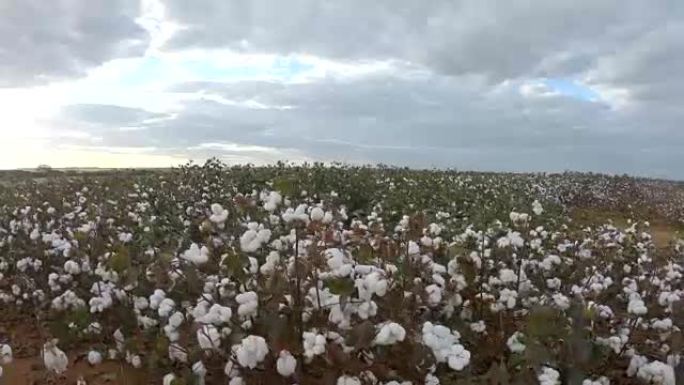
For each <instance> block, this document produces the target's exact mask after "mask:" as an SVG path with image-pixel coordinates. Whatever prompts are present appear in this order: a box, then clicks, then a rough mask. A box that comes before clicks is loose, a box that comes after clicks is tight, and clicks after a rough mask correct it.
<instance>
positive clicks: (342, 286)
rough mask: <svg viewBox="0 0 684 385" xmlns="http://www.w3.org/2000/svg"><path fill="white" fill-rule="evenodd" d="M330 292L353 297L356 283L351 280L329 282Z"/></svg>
mask: <svg viewBox="0 0 684 385" xmlns="http://www.w3.org/2000/svg"><path fill="white" fill-rule="evenodd" d="M328 288H329V289H330V292H331V293H333V294H338V295H347V296H349V295H352V294H353V293H354V282H353V281H352V280H350V279H345V278H337V279H334V280H331V281H328Z"/></svg>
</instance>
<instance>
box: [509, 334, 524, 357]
mask: <svg viewBox="0 0 684 385" xmlns="http://www.w3.org/2000/svg"><path fill="white" fill-rule="evenodd" d="M523 337H524V335H523V334H522V333H520V332H515V333H513V335H511V336H510V337H509V338H508V340H507V341H506V346H508V350H510V351H511V352H513V353H522V352H524V351H525V348H526V346H525V344H523V343H522V341H521V338H523Z"/></svg>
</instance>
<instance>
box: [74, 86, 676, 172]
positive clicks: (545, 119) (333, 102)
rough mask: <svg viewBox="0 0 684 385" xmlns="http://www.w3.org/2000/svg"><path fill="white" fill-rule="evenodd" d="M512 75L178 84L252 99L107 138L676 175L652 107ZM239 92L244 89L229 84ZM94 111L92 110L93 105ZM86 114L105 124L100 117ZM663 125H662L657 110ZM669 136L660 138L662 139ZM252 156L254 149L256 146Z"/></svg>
mask: <svg viewBox="0 0 684 385" xmlns="http://www.w3.org/2000/svg"><path fill="white" fill-rule="evenodd" d="M517 86H518V84H517V83H512V84H510V85H509V86H507V87H503V88H500V89H498V90H496V91H493V90H492V89H491V88H490V87H488V86H487V85H486V84H480V85H477V84H476V83H472V82H468V81H466V79H459V78H458V77H446V76H426V77H423V78H416V79H406V78H400V77H394V76H389V75H375V76H372V77H365V78H362V79H359V80H356V81H344V82H341V81H337V80H335V79H331V78H327V79H321V80H320V81H317V82H313V83H305V84H290V85H283V84H278V83H254V82H244V83H240V82H238V83H224V84H222V83H187V84H184V85H179V86H178V87H177V88H178V89H183V90H185V91H186V92H198V91H203V92H204V93H205V94H208V95H217V96H220V97H223V98H225V99H231V98H233V97H239V96H247V97H248V98H249V99H251V100H256V101H258V102H259V103H262V104H263V105H264V106H269V105H274V106H278V105H289V106H291V107H292V108H290V109H277V108H272V109H268V108H248V107H246V106H241V105H226V104H222V103H219V102H216V101H214V100H211V99H206V100H194V101H191V102H187V104H186V105H185V106H184V108H183V110H182V112H180V113H179V115H178V116H177V117H176V118H175V119H173V120H164V121H160V122H151V123H148V124H145V123H142V122H141V123H140V125H141V126H143V127H145V130H143V131H136V132H135V135H129V134H128V133H125V132H121V131H118V130H111V131H110V132H108V133H106V134H105V135H102V140H103V141H104V142H103V144H105V145H111V146H143V147H144V146H149V147H156V148H158V149H160V151H169V152H174V153H178V152H179V151H180V152H185V153H187V154H188V155H190V156H191V157H201V156H203V155H209V154H211V155H217V154H219V155H220V154H223V155H226V156H232V157H238V158H239V156H243V155H244V152H237V153H236V152H234V151H230V150H226V151H222V150H217V149H209V150H208V149H204V150H201V151H200V150H197V149H195V150H192V151H190V150H188V149H189V148H192V147H197V146H199V145H201V144H202V143H214V142H218V143H221V142H225V143H236V144H240V145H244V146H264V147H269V148H273V149H274V151H275V153H273V154H265V153H263V152H262V153H261V158H262V159H264V158H266V159H278V158H279V157H280V158H283V159H286V158H288V157H291V156H301V157H306V158H309V159H317V160H341V161H347V162H355V163H376V162H382V163H389V164H397V165H409V166H419V167H432V166H437V167H456V168H461V169H478V170H483V169H484V170H505V171H529V170H539V171H541V170H553V171H562V170H565V169H572V170H592V171H609V172H614V173H623V172H627V173H632V174H640V175H657V176H663V175H666V176H669V177H676V178H684V174H683V173H682V172H681V171H680V170H676V169H673V167H672V166H671V165H672V164H673V163H677V162H682V161H684V153H682V152H681V151H680V149H681V148H684V133H679V132H677V131H674V130H669V129H668V128H659V130H660V131H657V132H655V134H654V131H649V130H644V129H643V126H644V124H646V123H647V122H650V121H657V120H656V117H655V116H653V114H654V113H655V114H657V113H658V112H659V111H655V112H650V111H648V110H632V111H623V112H620V111H614V110H612V109H611V108H610V107H609V106H607V105H605V104H602V103H598V102H597V103H591V102H586V101H581V100H577V99H573V98H569V97H563V96H553V97H543V98H525V97H523V96H521V95H520V94H519V92H518V88H517ZM236 89H240V90H245V91H244V93H243V92H238V93H235V90H236ZM91 111H92V108H91ZM86 118H87V119H90V120H92V121H102V120H103V119H100V118H99V117H98V116H97V114H89V115H88V116H87V117H86ZM660 119H662V120H663V122H662V126H663V127H664V126H666V125H667V124H669V122H668V121H667V120H666V119H665V118H660ZM665 134H667V138H668V140H667V141H664V140H663V137H664V135H665ZM253 155H254V156H257V155H258V153H255V154H253Z"/></svg>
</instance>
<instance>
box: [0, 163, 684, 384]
mask: <svg viewBox="0 0 684 385" xmlns="http://www.w3.org/2000/svg"><path fill="white" fill-rule="evenodd" d="M516 178H520V179H516ZM580 180H582V179H581V178H580V177H578V176H573V175H568V176H565V177H559V176H548V177H545V178H540V177H539V176H515V177H514V176H503V175H471V174H459V173H440V172H427V171H426V172H424V173H417V172H413V171H411V170H392V169H389V170H383V169H377V170H372V169H365V168H358V169H356V168H350V169H346V168H335V167H332V168H329V169H326V168H321V167H318V166H313V167H311V168H307V167H303V168H294V167H293V168H291V169H290V168H289V167H285V166H283V165H281V166H277V167H276V166H274V167H273V168H264V169H259V168H249V167H245V168H239V167H236V168H227V167H225V166H223V165H221V164H220V163H216V162H209V163H208V164H206V165H204V166H202V167H200V166H193V165H188V166H184V167H181V168H179V169H175V170H173V171H171V172H168V173H158V174H157V173H152V174H141V175H134V176H133V177H132V178H130V179H128V180H127V181H126V182H123V183H122V182H121V181H120V180H119V179H115V178H111V177H108V176H102V177H94V178H93V179H90V180H87V181H86V180H83V181H81V182H77V181H68V180H64V181H61V180H57V181H54V182H50V183H52V184H51V185H50V186H49V188H48V187H47V186H46V187H41V186H39V185H30V184H27V185H26V186H24V187H19V188H16V189H13V190H12V191H2V190H0V214H2V215H0V274H1V275H0V302H2V303H3V306H4V309H14V310H16V311H17V312H27V311H28V310H29V309H31V311H33V309H36V310H35V311H37V312H38V313H37V317H38V319H40V320H43V322H42V323H41V326H40V327H41V328H43V329H41V335H43V336H45V341H41V345H40V346H39V350H40V351H41V356H42V359H43V363H44V366H45V369H46V370H47V371H50V372H53V373H55V374H63V373H65V372H66V371H67V370H69V368H70V362H73V361H70V358H73V357H76V356H81V357H85V360H86V361H87V362H88V363H89V364H90V365H93V366H96V365H101V364H102V363H103V362H106V361H109V360H114V361H117V362H121V363H124V364H125V365H127V366H130V367H133V368H157V369H158V372H159V373H157V374H159V376H158V378H155V380H156V383H160V384H167V385H173V384H178V383H197V384H207V385H213V384H225V383H228V384H231V385H246V384H251V383H283V384H295V383H296V384H314V383H328V382H330V383H332V382H334V383H337V384H348V385H366V384H374V385H375V384H392V385H395V384H401V385H406V384H418V383H426V384H430V385H437V384H440V383H451V382H449V381H454V380H457V381H460V380H463V381H467V380H469V379H477V380H478V381H491V380H492V379H491V378H490V377H491V376H492V375H493V374H492V373H495V372H496V373H499V374H500V375H503V374H501V373H504V372H505V375H506V376H508V377H510V378H512V379H514V380H516V381H517V382H520V383H540V384H549V385H551V384H560V383H565V381H566V379H567V378H568V376H570V375H571V374H572V375H573V376H575V377H576V376H577V375H578V374H579V375H581V376H582V377H580V380H582V381H583V385H596V384H598V385H606V384H609V383H620V382H618V379H620V380H624V379H625V378H626V379H627V381H631V382H628V383H634V384H637V383H643V384H648V383H651V384H664V385H670V384H672V385H674V384H675V379H676V376H677V373H681V365H682V360H681V345H680V342H678V341H681V338H682V330H681V327H682V325H683V324H684V316H683V315H682V312H681V309H682V308H683V307H682V303H683V302H684V287H683V282H684V278H683V276H684V267H683V256H684V243H679V244H675V245H673V247H672V248H671V249H668V250H667V251H663V250H660V249H658V248H657V247H656V246H655V244H654V240H653V237H651V236H650V234H649V224H648V223H645V222H643V221H633V222H632V223H630V224H629V225H628V226H626V227H624V228H621V227H618V226H615V225H613V224H609V223H608V224H602V223H596V224H595V225H594V226H592V227H580V226H578V225H577V224H575V223H573V222H572V221H570V220H568V219H567V218H566V217H565V216H564V215H563V206H562V205H563V204H564V203H565V202H564V201H567V199H570V198H568V196H571V200H572V201H573V202H574V201H580V200H582V199H588V198H587V191H594V192H596V193H597V194H596V195H597V196H596V197H595V198H594V199H593V200H591V202H592V204H595V203H596V202H598V203H601V202H604V200H605V198H604V197H601V196H599V194H598V191H600V190H598V189H596V188H595V185H600V184H601V183H603V184H606V183H608V184H609V185H610V186H613V187H611V191H612V190H616V191H617V190H619V191H622V190H620V188H621V187H620V186H621V185H620V183H622V182H619V181H613V180H609V181H608V182H607V181H606V180H605V179H604V178H602V177H597V179H596V180H590V181H589V182H590V183H592V184H591V185H590V186H589V187H588V188H578V187H577V186H576V185H577V183H578V181H580ZM589 182H587V183H589ZM592 186H594V187H592ZM623 187H624V186H623ZM629 187H630V188H631V189H634V186H632V185H630V186H629ZM625 189H626V188H625ZM630 191H633V190H630ZM620 196H622V195H620ZM625 196H626V195H625ZM556 198H558V199H556ZM659 207H660V209H664V207H665V206H664V205H661V206H659ZM668 207H669V206H668ZM669 212H670V213H671V214H672V213H674V211H669ZM578 341H581V342H578ZM2 342H3V343H5V341H2ZM8 342H9V343H10V344H11V343H12V341H8ZM9 346H10V345H9V344H3V345H0V356H1V358H2V367H6V366H7V365H11V364H12V362H11V357H12V351H11V348H9ZM67 347H68V349H67ZM580 348H581V349H585V350H583V351H581V352H580V353H581V354H577V357H589V358H580V359H576V357H575V356H572V357H571V356H570V354H575V353H577V352H576V349H580ZM573 349H575V350H573ZM569 362H572V364H568V363H569ZM492 363H496V365H497V366H496V368H495V369H496V370H494V369H492ZM569 365H572V366H569ZM573 378H574V377H573ZM190 381H192V382H190ZM326 381H327V382H326Z"/></svg>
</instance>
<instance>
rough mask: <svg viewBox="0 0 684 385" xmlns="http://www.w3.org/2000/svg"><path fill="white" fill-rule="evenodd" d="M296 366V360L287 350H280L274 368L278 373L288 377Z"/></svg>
mask: <svg viewBox="0 0 684 385" xmlns="http://www.w3.org/2000/svg"><path fill="white" fill-rule="evenodd" d="M296 367H297V360H296V359H295V358H294V356H293V355H292V354H290V352H289V351H287V350H281V351H280V353H279V354H278V361H277V362H276V369H277V370H278V374H280V375H281V376H283V377H290V376H291V375H292V374H293V373H294V372H295V369H296Z"/></svg>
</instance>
